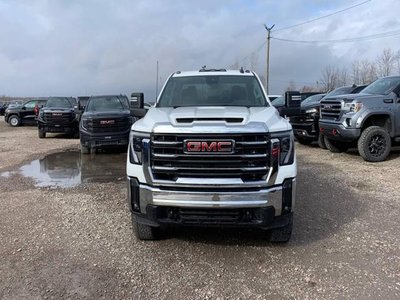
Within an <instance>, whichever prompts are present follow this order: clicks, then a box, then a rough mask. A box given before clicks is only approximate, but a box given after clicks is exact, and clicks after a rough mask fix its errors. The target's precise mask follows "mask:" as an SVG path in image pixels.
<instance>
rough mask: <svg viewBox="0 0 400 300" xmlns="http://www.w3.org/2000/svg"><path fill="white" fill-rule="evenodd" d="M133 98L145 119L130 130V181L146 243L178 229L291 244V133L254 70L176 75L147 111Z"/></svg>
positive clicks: (134, 216)
mask: <svg viewBox="0 0 400 300" xmlns="http://www.w3.org/2000/svg"><path fill="white" fill-rule="evenodd" d="M135 95H139V97H137V98H135V99H136V100H135V101H136V104H135V109H134V110H136V115H137V116H144V117H143V118H141V119H140V120H138V121H137V122H136V123H134V124H133V125H132V130H131V133H130V143H129V150H128V157H127V176H128V203H129V207H130V209H131V212H132V220H133V224H134V227H135V228H136V234H137V237H138V238H139V239H142V240H152V239H156V238H158V237H160V233H161V232H162V230H164V229H165V228H168V226H171V225H181V226H185V225H187V226H223V227H255V228H260V229H262V230H266V231H268V232H269V233H270V234H268V235H266V236H267V237H268V238H269V239H270V240H271V241H274V242H287V241H288V240H289V239H290V236H291V232H292V226H293V211H294V204H295V190H296V189H295V187H296V173H297V165H296V157H295V149H294V141H293V132H292V127H291V126H290V124H289V122H288V121H287V120H285V119H283V118H281V117H280V116H279V113H278V111H277V110H276V109H275V108H274V107H273V106H272V105H271V103H270V101H269V100H268V97H267V96H266V93H265V90H264V89H263V86H262V84H261V82H260V80H259V78H258V77H257V75H256V74H255V73H253V72H250V71H244V70H243V69H241V70H225V69H211V70H210V69H208V70H207V69H205V68H203V69H201V70H199V71H191V72H180V71H178V72H175V73H173V74H172V75H171V76H170V77H169V78H168V80H167V82H166V84H165V85H164V87H163V89H162V90H161V93H160V95H159V97H158V99H157V101H156V103H155V104H154V106H152V107H151V108H150V109H149V110H148V111H147V113H146V111H145V109H144V106H143V96H140V95H142V94H135ZM290 97H293V99H292V98H290ZM288 98H290V99H289V100H288V103H289V102H290V101H291V100H293V101H292V102H293V103H294V102H295V96H294V95H290V94H289V93H288ZM299 103H300V102H299Z"/></svg>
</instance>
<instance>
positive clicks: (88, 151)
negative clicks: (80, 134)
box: [81, 145, 90, 154]
mask: <svg viewBox="0 0 400 300" xmlns="http://www.w3.org/2000/svg"><path fill="white" fill-rule="evenodd" d="M81 153H82V154H90V148H89V147H86V146H83V145H81Z"/></svg>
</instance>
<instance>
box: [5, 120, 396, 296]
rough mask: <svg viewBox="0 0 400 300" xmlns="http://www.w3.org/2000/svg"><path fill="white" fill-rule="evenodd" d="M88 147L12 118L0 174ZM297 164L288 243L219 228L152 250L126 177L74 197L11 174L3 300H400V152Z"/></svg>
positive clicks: (303, 155) (322, 154)
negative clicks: (141, 234)
mask: <svg viewBox="0 0 400 300" xmlns="http://www.w3.org/2000/svg"><path fill="white" fill-rule="evenodd" d="M78 144H79V140H77V139H69V138H65V137H62V136H61V137H60V136H58V137H56V138H54V137H53V138H51V137H50V138H46V139H45V140H39V138H38V137H37V129H36V128H34V127H19V128H11V127H9V126H8V125H6V124H5V123H4V121H3V120H0V173H1V172H6V171H13V170H17V169H18V168H19V167H20V166H21V165H23V164H25V163H28V162H30V161H31V160H33V159H37V158H40V157H44V156H45V155H46V154H48V153H54V152H58V151H63V150H67V149H78ZM103 155H104V154H103ZM297 157H298V162H299V175H298V190H297V202H296V205H297V207H296V213H295V227H294V233H293V237H292V240H291V241H290V242H289V243H288V244H287V245H274V244H270V243H268V242H266V241H264V239H263V235H261V234H260V233H256V232H246V231H236V230H207V229H203V230H177V231H175V232H170V234H169V236H168V238H167V239H164V240H162V241H157V242H141V241H138V240H136V238H135V237H134V236H133V234H132V228H131V221H130V214H129V212H128V208H127V204H126V188H125V182H124V181H123V180H122V181H119V182H109V183H87V184H82V185H79V186H78V187H74V188H66V189H63V188H54V187H53V188H37V187H35V186H34V184H35V182H34V181H33V180H32V179H30V178H24V177H21V176H20V175H18V174H14V173H11V174H10V175H9V176H0V192H1V196H0V198H1V201H0V241H1V242H0V298H1V299H16V298H18V299H20V298H27V299H33V298H39V299H40V298H57V299H59V298H71V299H78V298H79V299H82V298H87V299H97V298H107V299H110V298H118V299H126V298H131V299H132V298H133V299H330V298H332V299H334V298H341V299H343V298H350V299H376V298H383V299H399V298H400V251H399V250H400V237H399V236H400V225H399V219H400V214H399V211H400V191H399V186H400V171H399V170H400V151H396V152H395V153H394V154H393V155H391V156H390V158H389V160H387V161H386V162H383V163H379V164H371V163H366V162H364V161H363V160H362V159H361V158H360V157H359V156H358V155H356V153H355V152H350V153H346V154H331V153H330V152H327V151H324V150H321V149H318V148H316V147H305V146H301V145H298V146H297ZM3 174H4V173H3ZM6 174H8V173H6Z"/></svg>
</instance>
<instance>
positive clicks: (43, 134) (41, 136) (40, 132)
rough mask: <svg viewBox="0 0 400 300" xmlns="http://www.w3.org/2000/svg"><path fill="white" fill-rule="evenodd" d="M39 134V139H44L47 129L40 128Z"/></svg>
mask: <svg viewBox="0 0 400 300" xmlns="http://www.w3.org/2000/svg"><path fill="white" fill-rule="evenodd" d="M38 134H39V139H44V138H45V137H46V131H43V130H41V129H39V130H38Z"/></svg>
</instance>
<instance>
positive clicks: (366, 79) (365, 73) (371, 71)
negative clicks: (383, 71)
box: [357, 59, 377, 84]
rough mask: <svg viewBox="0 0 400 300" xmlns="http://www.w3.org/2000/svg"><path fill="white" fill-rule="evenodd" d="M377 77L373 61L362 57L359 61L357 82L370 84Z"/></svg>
mask: <svg viewBox="0 0 400 300" xmlns="http://www.w3.org/2000/svg"><path fill="white" fill-rule="evenodd" d="M376 78H377V71H376V65H375V63H373V62H371V61H369V60H368V59H363V60H362V61H361V63H360V73H359V82H358V83H357V84H370V83H371V82H372V81H374V80H375V79H376Z"/></svg>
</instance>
